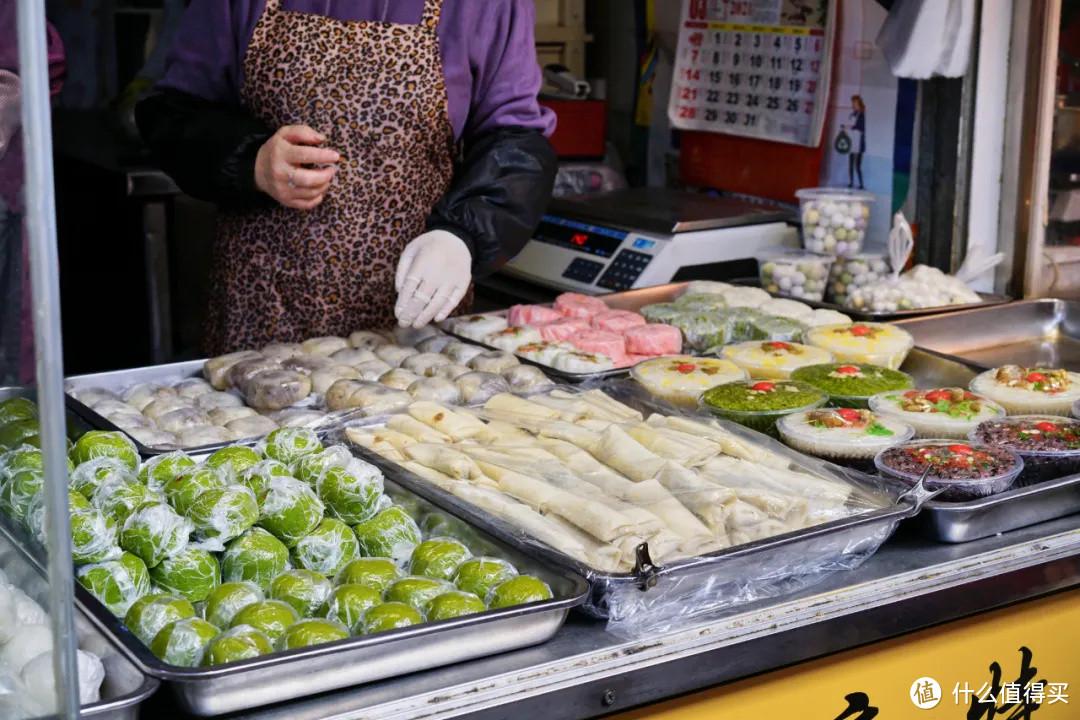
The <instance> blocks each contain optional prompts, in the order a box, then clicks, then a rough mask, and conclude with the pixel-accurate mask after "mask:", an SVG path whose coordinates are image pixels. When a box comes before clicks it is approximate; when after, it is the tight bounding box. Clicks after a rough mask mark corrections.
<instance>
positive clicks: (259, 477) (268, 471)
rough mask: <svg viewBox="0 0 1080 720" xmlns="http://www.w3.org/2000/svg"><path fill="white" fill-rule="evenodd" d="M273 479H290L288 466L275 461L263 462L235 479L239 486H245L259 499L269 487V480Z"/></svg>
mask: <svg viewBox="0 0 1080 720" xmlns="http://www.w3.org/2000/svg"><path fill="white" fill-rule="evenodd" d="M275 477H291V474H290V471H289V468H288V466H286V465H285V463H280V462H278V461H277V460H263V461H262V462H258V463H256V464H254V465H252V466H251V467H249V468H248V469H247V470H245V471H244V472H242V473H240V474H239V475H238V476H237V477H236V481H237V482H239V483H240V484H241V485H246V486H247V488H248V489H249V490H251V492H253V493H255V497H259V496H260V495H262V494H263V493H264V492H266V490H267V488H269V487H270V480H271V479H272V478H275Z"/></svg>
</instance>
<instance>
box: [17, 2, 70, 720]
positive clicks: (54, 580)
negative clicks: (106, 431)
mask: <svg viewBox="0 0 1080 720" xmlns="http://www.w3.org/2000/svg"><path fill="white" fill-rule="evenodd" d="M18 17H19V23H18V25H19V76H20V84H21V89H22V131H23V148H24V155H25V165H26V185H25V195H26V218H25V222H26V233H27V238H28V241H29V251H30V252H29V254H30V282H31V288H32V297H33V304H34V314H33V317H34V342H35V344H36V352H37V382H38V408H39V414H40V422H41V449H42V451H43V453H44V456H45V488H44V490H45V530H46V535H47V543H46V545H47V547H48V550H49V558H48V565H49V605H50V609H51V610H52V613H51V616H52V623H53V658H54V663H53V672H54V673H55V674H56V687H57V692H58V694H59V697H58V698H57V711H58V713H59V714H60V716H61V717H66V718H76V717H78V715H79V696H78V671H77V667H78V666H77V665H76V659H75V648H76V635H75V588H74V580H73V573H72V571H71V525H70V522H71V521H70V520H69V518H68V493H67V485H68V483H67V432H66V427H65V413H64V359H63V352H62V349H61V347H62V346H61V344H60V291H59V285H60V270H59V261H58V259H57V251H56V198H55V196H54V194H53V164H52V126H51V117H50V112H49V105H50V99H49V67H48V34H47V30H46V26H45V3H44V0H19V5H18Z"/></svg>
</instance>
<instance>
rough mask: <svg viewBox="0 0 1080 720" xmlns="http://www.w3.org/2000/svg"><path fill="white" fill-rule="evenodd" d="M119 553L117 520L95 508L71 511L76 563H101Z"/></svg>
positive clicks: (72, 541)
mask: <svg viewBox="0 0 1080 720" xmlns="http://www.w3.org/2000/svg"><path fill="white" fill-rule="evenodd" d="M42 516H44V512H43V513H42ZM42 541H43V542H44V540H43V538H42ZM119 555H120V548H119V547H117V545H116V521H114V520H113V519H112V518H111V517H109V516H108V515H106V514H105V513H103V512H101V511H100V510H97V509H94V508H90V509H89V510H76V511H74V512H72V513H71V559H72V560H74V561H75V564H77V565H83V564H86V563H99V562H102V561H105V560H110V559H112V558H115V557H119Z"/></svg>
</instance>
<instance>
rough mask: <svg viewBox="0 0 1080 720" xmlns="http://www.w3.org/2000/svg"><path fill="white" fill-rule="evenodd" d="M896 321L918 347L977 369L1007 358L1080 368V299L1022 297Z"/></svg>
mask: <svg viewBox="0 0 1080 720" xmlns="http://www.w3.org/2000/svg"><path fill="white" fill-rule="evenodd" d="M897 324H898V325H900V326H901V327H903V328H904V329H905V330H907V331H908V332H909V333H911V334H912V336H914V338H915V345H917V346H918V347H921V348H924V349H926V350H931V351H933V352H936V353H940V354H942V355H945V356H947V357H951V358H955V359H957V360H960V361H962V362H965V363H967V364H969V365H971V366H972V367H975V368H979V369H980V370H987V369H989V368H993V367H998V366H999V365H1006V364H1010V363H1011V364H1016V365H1026V366H1034V365H1046V366H1050V367H1064V368H1067V369H1069V370H1074V371H1080V302H1072V301H1065V300H1054V299H1045V300H1023V301H1020V302H1014V303H1010V304H1008V305H1005V306H1004V307H995V308H984V309H978V310H966V311H961V312H954V313H949V314H947V315H937V316H934V317H924V318H917V319H913V320H905V321H902V322H900V323H897Z"/></svg>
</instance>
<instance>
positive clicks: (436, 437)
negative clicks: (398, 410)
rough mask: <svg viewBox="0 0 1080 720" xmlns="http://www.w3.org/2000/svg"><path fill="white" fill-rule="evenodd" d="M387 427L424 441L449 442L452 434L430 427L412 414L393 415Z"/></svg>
mask: <svg viewBox="0 0 1080 720" xmlns="http://www.w3.org/2000/svg"><path fill="white" fill-rule="evenodd" d="M386 427H388V428H389V429H391V430H396V431H397V432H399V433H402V434H404V435H408V436H409V437H411V438H413V439H415V440H416V441H417V442H422V443H449V442H450V436H449V435H445V434H443V433H441V432H439V431H438V430H435V429H434V428H431V427H428V426H427V425H425V424H424V423H422V422H420V421H419V420H417V419H416V418H414V417H413V416H412V415H392V416H391V417H390V418H389V419H388V420H387V421H386Z"/></svg>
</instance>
